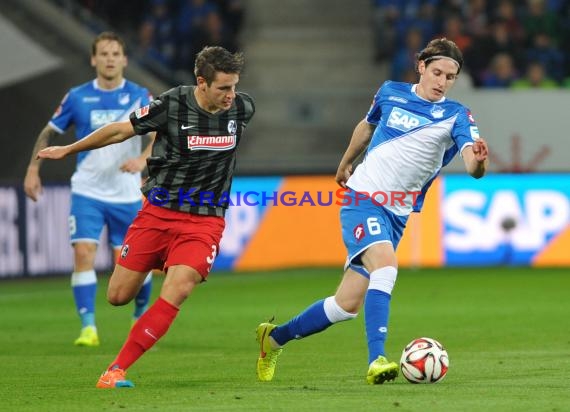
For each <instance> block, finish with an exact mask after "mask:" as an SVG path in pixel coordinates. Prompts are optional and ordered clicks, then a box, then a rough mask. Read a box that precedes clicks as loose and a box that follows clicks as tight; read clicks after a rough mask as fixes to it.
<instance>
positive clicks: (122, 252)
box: [121, 245, 129, 259]
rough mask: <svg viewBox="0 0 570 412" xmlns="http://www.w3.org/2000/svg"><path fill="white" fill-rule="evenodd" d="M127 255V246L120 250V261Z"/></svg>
mask: <svg viewBox="0 0 570 412" xmlns="http://www.w3.org/2000/svg"><path fill="white" fill-rule="evenodd" d="M128 254H129V245H125V246H123V248H122V249H121V258H122V259H124V258H126V257H127V255H128Z"/></svg>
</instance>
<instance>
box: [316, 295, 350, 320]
mask: <svg viewBox="0 0 570 412" xmlns="http://www.w3.org/2000/svg"><path fill="white" fill-rule="evenodd" d="M324 309H325V315H327V318H328V319H329V320H330V321H331V322H332V323H337V322H343V321H345V320H351V319H354V318H355V317H357V316H358V312H357V311H355V313H350V312H347V311H346V310H344V309H343V308H341V307H340V306H339V304H338V303H336V299H335V298H334V296H329V297H328V298H326V299H325V302H324ZM356 310H358V308H356Z"/></svg>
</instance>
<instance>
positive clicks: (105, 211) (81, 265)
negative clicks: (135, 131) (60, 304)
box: [24, 32, 153, 346]
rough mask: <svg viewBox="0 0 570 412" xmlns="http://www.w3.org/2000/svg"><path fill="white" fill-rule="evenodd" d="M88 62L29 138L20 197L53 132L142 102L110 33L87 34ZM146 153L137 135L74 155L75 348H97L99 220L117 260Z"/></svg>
mask: <svg viewBox="0 0 570 412" xmlns="http://www.w3.org/2000/svg"><path fill="white" fill-rule="evenodd" d="M91 65H92V66H93V67H94V69H95V72H96V76H97V77H96V78H95V79H94V80H91V81H89V82H87V83H84V84H82V85H80V86H77V87H74V88H72V89H71V90H69V92H68V93H67V94H66V95H65V97H64V98H63V100H62V102H61V104H60V105H59V107H58V108H57V110H56V111H55V113H54V114H53V117H52V118H51V120H50V121H49V122H48V124H47V125H46V126H45V127H44V129H43V130H42V131H41V132H40V134H39V136H38V138H37V140H36V143H35V146H34V149H33V152H32V157H31V160H30V164H29V166H28V169H27V173H26V177H25V180H24V190H25V192H26V195H27V196H28V197H29V198H31V199H32V200H34V201H37V200H38V198H39V196H40V194H41V191H42V183H41V179H40V176H39V170H40V165H41V159H38V158H37V153H38V152H39V151H40V150H41V149H43V148H45V147H47V146H48V143H49V141H50V140H51V139H52V138H53V137H55V136H56V135H59V134H63V133H65V131H66V130H67V129H68V128H69V127H70V126H72V125H73V126H75V136H76V138H77V140H80V139H82V138H83V137H85V136H87V135H88V134H89V133H91V132H93V131H94V130H96V129H99V128H100V127H101V126H104V125H105V124H108V123H110V122H114V121H120V120H125V119H128V117H129V114H130V113H131V112H133V111H134V110H136V109H138V108H140V107H143V106H145V105H147V104H149V101H150V99H151V96H150V93H149V92H148V90H147V89H145V88H143V87H141V86H139V85H138V84H135V83H133V82H131V81H128V80H126V79H125V78H124V77H123V72H124V69H125V67H126V66H127V56H126V54H125V43H124V41H123V40H122V39H121V38H120V37H119V36H117V35H116V34H115V33H111V32H103V33H101V34H100V35H98V36H97V37H96V38H95V40H94V41H93V44H92V50H91ZM152 137H153V136H152ZM150 150H151V144H149V145H148V146H147V147H146V149H145V150H144V151H143V152H142V153H141V138H140V136H139V137H137V138H135V139H131V140H129V141H127V142H124V143H121V144H120V145H117V146H114V147H112V148H100V149H96V150H91V151H89V152H85V153H80V154H79V155H78V157H77V167H76V170H75V172H74V173H73V176H72V177H71V211H70V215H69V232H70V237H71V244H72V245H73V250H74V262H73V267H74V269H73V273H72V275H71V287H72V289H73V296H74V299H75V305H76V308H77V313H78V314H79V317H80V319H81V325H82V328H81V333H80V335H79V337H78V338H77V339H76V340H75V345H78V346H99V336H98V334H97V328H96V325H95V296H96V290H97V276H96V273H95V269H94V265H95V254H96V251H97V246H98V243H99V237H100V235H101V231H102V229H103V226H105V225H107V229H108V233H109V242H110V243H111V246H112V247H113V249H114V253H115V258H117V257H118V254H119V252H120V250H121V247H122V244H123V239H124V236H125V233H126V232H127V228H128V227H129V225H130V224H131V222H132V221H133V219H134V218H135V216H136V214H137V212H138V210H139V209H140V208H141V206H142V198H141V194H140V186H141V173H140V172H141V171H142V170H143V169H144V167H145V165H146V158H147V157H148V156H149V155H150ZM151 286H152V284H151V274H150V273H149V275H148V276H147V278H146V280H145V283H144V285H143V286H142V287H141V289H140V291H139V293H138V296H137V298H136V300H135V311H134V319H137V318H138V317H140V316H141V315H142V313H143V312H144V311H145V309H146V307H147V305H148V301H149V299H150V293H151Z"/></svg>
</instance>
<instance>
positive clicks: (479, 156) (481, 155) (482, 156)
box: [472, 138, 489, 162]
mask: <svg viewBox="0 0 570 412" xmlns="http://www.w3.org/2000/svg"><path fill="white" fill-rule="evenodd" d="M472 149H473V155H474V156H475V160H476V161H478V162H484V161H485V160H487V157H488V156H489V147H488V146H487V142H486V141H485V139H483V138H479V139H477V140H476V141H475V143H473V146H472Z"/></svg>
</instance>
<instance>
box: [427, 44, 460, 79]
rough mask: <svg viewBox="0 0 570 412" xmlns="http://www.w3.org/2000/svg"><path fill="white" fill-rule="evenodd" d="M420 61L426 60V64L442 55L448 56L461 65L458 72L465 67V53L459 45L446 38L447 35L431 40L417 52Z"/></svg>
mask: <svg viewBox="0 0 570 412" xmlns="http://www.w3.org/2000/svg"><path fill="white" fill-rule="evenodd" d="M416 57H417V60H418V62H420V61H422V60H423V61H424V62H425V63H426V66H427V65H428V64H429V63H430V62H431V61H433V60H437V59H438V58H441V57H448V58H450V59H453V60H455V61H456V62H457V64H458V65H459V69H458V70H457V74H459V72H460V71H461V68H462V67H463V53H461V50H459V47H457V45H456V44H455V43H454V42H453V41H451V40H448V39H446V38H445V37H443V38H440V39H433V40H432V41H430V42H429V43H428V44H427V46H426V47H425V48H424V49H423V50H422V51H420V52H419V53H418V54H417V56H416Z"/></svg>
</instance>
